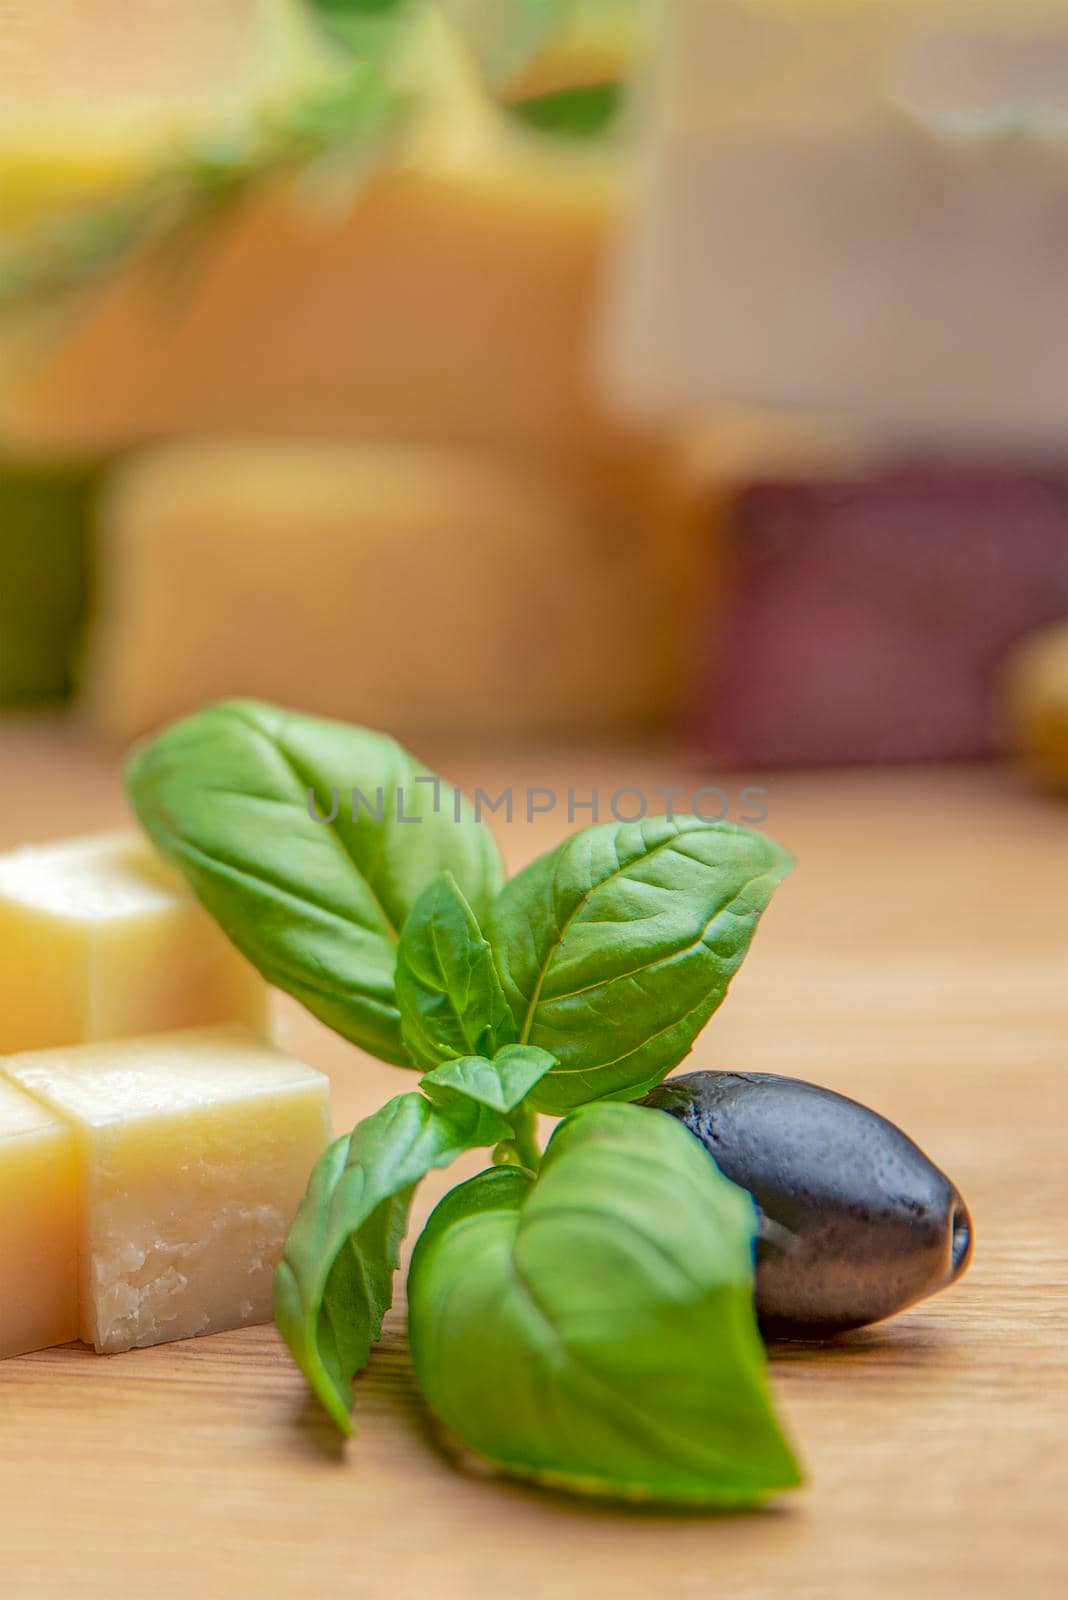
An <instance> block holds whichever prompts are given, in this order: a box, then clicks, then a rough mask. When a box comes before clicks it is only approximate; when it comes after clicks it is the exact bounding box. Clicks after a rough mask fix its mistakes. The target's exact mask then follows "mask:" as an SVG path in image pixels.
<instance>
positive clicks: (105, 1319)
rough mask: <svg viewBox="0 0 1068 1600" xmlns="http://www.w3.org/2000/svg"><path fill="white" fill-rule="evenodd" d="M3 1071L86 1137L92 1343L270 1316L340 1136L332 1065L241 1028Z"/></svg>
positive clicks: (120, 1346)
mask: <svg viewBox="0 0 1068 1600" xmlns="http://www.w3.org/2000/svg"><path fill="white" fill-rule="evenodd" d="M0 1069H2V1071H3V1072H4V1073H5V1074H6V1076H7V1078H8V1080H9V1081H10V1082H11V1083H14V1084H16V1085H19V1086H20V1087H22V1088H23V1089H25V1090H27V1091H28V1092H29V1093H30V1094H32V1095H33V1096H34V1097H35V1098H36V1099H38V1100H39V1101H40V1102H41V1103H42V1104H43V1105H45V1106H47V1107H48V1108H49V1110H51V1111H52V1112H54V1113H56V1114H57V1115H58V1116H59V1117H61V1118H62V1119H63V1120H64V1121H65V1122H66V1123H67V1124H69V1126H70V1127H71V1128H72V1129H73V1130H74V1134H75V1139H76V1144H77V1159H78V1164H79V1167H80V1190H81V1241H80V1252H79V1254H80V1267H79V1299H80V1315H79V1322H80V1334H81V1337H82V1339H84V1340H85V1341H86V1342H87V1343H89V1344H92V1345H94V1346H95V1347H96V1349H97V1350H99V1351H107V1352H115V1351H119V1350H129V1349H131V1348H133V1347H134V1346H141V1345H151V1344H160V1343H162V1342H164V1341H165V1340H169V1339H184V1338H189V1337H191V1336H193V1335H195V1334H204V1333H217V1332H219V1331H220V1330H222V1329H226V1328H236V1327H243V1326H247V1325H249V1324H252V1323H257V1322H266V1321H267V1320H268V1319H269V1318H270V1315H271V1290H272V1278H273V1273H274V1268H275V1266H276V1264H277V1261H278V1258H279V1255H280V1253H281V1249H282V1244H283V1241H284V1239H285V1236H286V1233H287V1231H288V1229H289V1225H290V1223H291V1222H292V1220H293V1217H294V1216H295V1214H296V1210H297V1206H298V1204H299V1202H300V1198H301V1196H302V1194H303V1192H304V1189H305V1186H306V1184H307V1181H308V1176H309V1173H310V1172H311V1169H312V1167H313V1166H314V1164H315V1162H316V1160H317V1159H318V1157H319V1156H320V1155H321V1153H322V1151H323V1149H324V1148H325V1145H326V1143H327V1141H328V1139H329V1138H330V1110H329V1089H328V1083H327V1080H326V1078H325V1077H324V1076H323V1075H322V1073H320V1072H316V1071H314V1070H313V1069H312V1068H311V1067H307V1066H304V1065H303V1064H302V1063H301V1062H299V1061H295V1060H293V1059H292V1058H291V1057H290V1056H287V1055H284V1054H283V1053H282V1052H281V1051H280V1050H276V1049H275V1048H274V1047H273V1046H271V1045H267V1044H264V1043H263V1042H262V1041H261V1040H259V1039H257V1038H256V1037H255V1036H254V1035H253V1034H251V1033H249V1032H248V1031H247V1030H245V1029H243V1028H241V1027H238V1026H232V1027H229V1028H214V1029H189V1030H184V1031H180V1032H176V1033H169V1034H161V1035H157V1036H154V1037H150V1038H141V1039H123V1040H118V1041H112V1042H109V1043H106V1044H96V1045H80V1046H77V1047H74V1048H71V1049H67V1050H45V1051H36V1052H31V1053H29V1054H27V1055H22V1056H11V1057H8V1058H7V1059H6V1060H4V1061H2V1062H0ZM3 1272H4V1267H3V1266H2V1265H0V1273H3Z"/></svg>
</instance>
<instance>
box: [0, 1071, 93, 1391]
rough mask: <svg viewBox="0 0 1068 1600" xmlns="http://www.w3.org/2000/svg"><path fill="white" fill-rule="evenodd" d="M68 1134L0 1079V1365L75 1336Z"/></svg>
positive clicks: (73, 1174)
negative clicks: (12, 1357)
mask: <svg viewBox="0 0 1068 1600" xmlns="http://www.w3.org/2000/svg"><path fill="white" fill-rule="evenodd" d="M77 1287H78V1185H77V1168H76V1162H75V1148H74V1135H73V1133H72V1132H71V1130H70V1129H69V1128H68V1127H67V1126H66V1124H65V1123H64V1122H62V1121H60V1120H59V1119H58V1118H57V1117H55V1116H54V1115H53V1114H52V1113H51V1112H50V1111H47V1110H45V1108H44V1107H43V1106H40V1105H38V1104H37V1102H36V1101H34V1100H31V1099H30V1097H29V1096H28V1095H25V1094H23V1093H22V1091H21V1090H19V1089H16V1088H14V1087H13V1085H11V1084H9V1083H5V1082H4V1081H3V1080H2V1079H0V1360H2V1359H3V1358H4V1357H5V1356H18V1355H22V1354H23V1353H24V1352H25V1351H27V1350H41V1349H43V1348H44V1347H45V1346H46V1345H50V1344H65V1343H66V1342H67V1340H68V1339H76V1338H77V1337H78V1293H77Z"/></svg>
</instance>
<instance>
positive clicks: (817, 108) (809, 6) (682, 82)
mask: <svg viewBox="0 0 1068 1600" xmlns="http://www.w3.org/2000/svg"><path fill="white" fill-rule="evenodd" d="M667 18H668V21H667V26H666V28H665V32H664V37H663V40H662V44H661V48H660V52H659V59H658V63H657V66H656V68H655V70H654V73H653V81H652V82H651V83H650V85H649V90H650V92H649V94H648V97H647V104H648V108H649V118H650V124H649V127H648V129H647V138H648V150H647V152H646V159H645V182H644V198H643V201H642V203H641V205H640V206H639V208H638V216H639V221H638V222H637V223H636V225H635V231H634V234H633V237H632V239H631V242H630V244H629V246H628V247H627V249H626V250H625V251H624V255H623V260H622V264H621V268H620V281H619V286H618V294H617V296H616V297H615V301H614V305H613V310H612V313H611V315H610V317H609V325H610V326H609V347H608V364H609V367H610V370H611V374H612V376H613V378H614V379H615V380H616V381H617V382H618V383H619V385H620V387H621V389H622V390H623V391H624V392H625V394H626V395H627V397H628V398H629V401H630V403H631V405H632V406H633V407H634V408H635V409H637V410H639V411H641V412H644V413H646V414H656V415H659V416H664V415H666V414H693V413H694V412H698V411H702V410H707V409H709V408H711V407H713V406H715V405H717V404H719V403H722V402H725V401H726V402H732V403H737V402H740V403H746V404H755V405H769V406H776V407H787V408H791V409H793V408H807V409H809V410H812V411H816V412H822V413H845V414H848V415H849V416H850V417H852V418H853V419H855V420H858V421H860V422H863V423H866V424H868V425H869V426H871V427H872V428H877V429H882V430H886V431H888V432H889V433H890V434H891V435H896V436H898V437H904V438H907V439H910V440H915V439H925V438H930V439H931V440H932V441H933V442H935V443H939V442H941V441H942V440H946V441H948V442H954V441H956V440H958V439H960V440H964V441H972V440H975V441H980V442H981V441H982V440H984V439H986V438H993V439H995V440H998V441H1001V440H1012V441H1019V442H1025V443H1026V442H1030V441H1035V442H1037V443H1040V444H1045V443H1056V442H1058V441H1060V442H1062V441H1063V439H1064V437H1065V429H1066V426H1068V424H1066V421H1065V419H1066V418H1068V248H1066V245H1065V241H1066V240H1068V160H1066V152H1068V145H1066V135H1065V130H1066V127H1068V122H1066V113H1068V9H1066V8H1065V6H1064V5H1063V3H1054V0H805V3H803V4H800V3H798V0H677V3H676V4H675V5H673V6H672V7H671V8H670V10H669V11H668V12H667Z"/></svg>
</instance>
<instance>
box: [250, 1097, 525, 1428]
mask: <svg viewBox="0 0 1068 1600" xmlns="http://www.w3.org/2000/svg"><path fill="white" fill-rule="evenodd" d="M508 1131H509V1130H508V1125H507V1123H505V1122H503V1121H501V1119H500V1118H498V1117H495V1116H494V1115H493V1114H492V1113H491V1112H489V1111H487V1110H486V1109H485V1108H484V1107H482V1106H478V1105H476V1104H475V1102H474V1101H473V1100H457V1101H456V1102H455V1103H454V1104H452V1105H449V1106H439V1105H431V1103H430V1101H429V1100H426V1099H424V1097H423V1096H422V1095H421V1094H402V1095H398V1096H397V1097H396V1099H394V1100H390V1101H388V1102H387V1103H386V1105H384V1106H383V1107H382V1109H381V1110H380V1111H376V1112H375V1114H374V1116H371V1117H367V1118H366V1119H365V1120H364V1121H363V1122H361V1123H359V1124H358V1125H357V1126H356V1128H355V1129H354V1130H353V1132H352V1133H351V1134H348V1135H347V1136H346V1137H345V1138H343V1139H338V1140H337V1141H336V1142H335V1143H334V1144H332V1145H331V1146H330V1148H329V1149H328V1150H327V1151H326V1152H325V1153H324V1154H323V1155H322V1156H321V1157H320V1159H319V1161H318V1162H317V1163H316V1166H315V1170H314V1171H313V1173H312V1176H311V1180H310V1182H309V1184H308V1189H307V1193H306V1194H305V1196H304V1199H303V1200H302V1202H301V1206H300V1210H299V1212H298V1213H297V1218H296V1221H295V1222H294V1223H293V1226H292V1228H291V1229H290V1231H289V1237H288V1238H287V1239H286V1243H285V1248H284V1250H283V1252H282V1259H281V1262H280V1263H279V1266H278V1270H277V1272H276V1274H275V1281H274V1316H275V1321H276V1322H277V1324H278V1327H279V1330H280V1332H281V1334H282V1337H283V1338H284V1339H285V1342H286V1344H287V1345H288V1346H289V1349H290V1351H291V1353H292V1355H293V1358H294V1360H295V1361H296V1363H297V1365H298V1366H299V1367H300V1369H301V1371H302V1372H303V1373H304V1375H305V1377H306V1378H307V1380H308V1382H309V1383H310V1384H311V1386H312V1388H313V1390H314V1391H315V1393H316V1395H318V1397H319V1399H320V1400H321V1402H322V1404H323V1406H324V1407H325V1408H326V1410H327V1412H328V1413H329V1415H330V1416H331V1417H332V1418H333V1420H334V1421H335V1422H336V1423H337V1425H338V1427H339V1428H340V1429H341V1430H342V1432H343V1433H347V1434H348V1433H351V1432H352V1431H353V1428H352V1419H351V1417H350V1416H349V1410H350V1407H351V1405H352V1380H353V1378H354V1377H355V1375H356V1373H357V1372H359V1371H361V1370H362V1368H363V1367H365V1366H366V1365H367V1360H368V1357H369V1355H370V1353H371V1346H372V1345H373V1344H374V1342H375V1340H376V1339H377V1338H378V1336H379V1334H380V1333H381V1331H382V1318H383V1317H384V1316H385V1314H386V1312H387V1311H388V1310H389V1307H390V1305H391V1303H392V1300H393V1274H394V1272H395V1271H396V1270H397V1265H398V1260H399V1253H400V1246H401V1241H402V1240H403V1238H404V1235H405V1232H406V1231H407V1227H408V1212H409V1209H410V1207H411V1199H412V1193H413V1190H414V1188H415V1186H416V1184H417V1183H418V1182H419V1181H420V1179H421V1178H424V1177H425V1176H426V1174H427V1173H428V1172H431V1171H433V1170H434V1169H435V1168H436V1167H444V1166H447V1165H448V1164H449V1162H451V1161H454V1160H455V1159H456V1157H457V1156H460V1155H462V1154H463V1153H464V1151H465V1150H473V1149H476V1148H477V1147H478V1146H480V1145H491V1144H495V1143H496V1142H497V1141H498V1140H499V1139H501V1138H503V1137H506V1136H507V1134H508Z"/></svg>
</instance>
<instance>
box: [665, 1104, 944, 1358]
mask: <svg viewBox="0 0 1068 1600" xmlns="http://www.w3.org/2000/svg"><path fill="white" fill-rule="evenodd" d="M643 1104H644V1105H647V1106H654V1107H656V1108H657V1109H658V1110H660V1111H667V1112H670V1113H671V1115H672V1116H675V1117H678V1118H679V1120H680V1121H681V1122H683V1123H685V1125H686V1126H687V1127H688V1128H689V1130H690V1132H691V1133H693V1134H696V1136H697V1137H698V1138H699V1139H700V1140H701V1143H702V1144H703V1145H704V1147H705V1149H706V1150H707V1151H708V1152H709V1154H710V1155H711V1156H712V1157H713V1158H714V1160H715V1162H716V1164H717V1166H718V1167H719V1168H720V1170H721V1171H722V1172H723V1173H724V1174H725V1175H726V1176H727V1177H728V1178H730V1179H731V1180H732V1181H733V1182H734V1183H736V1184H738V1185H739V1186H740V1187H741V1188H743V1189H748V1191H749V1193H750V1194H751V1195H752V1196H753V1198H754V1200H755V1201H756V1203H757V1206H758V1207H759V1210H760V1214H761V1227H760V1235H759V1238H758V1241H757V1279H756V1303H757V1312H758V1315H759V1317H760V1322H761V1327H762V1329H763V1331H764V1333H765V1334H766V1335H767V1336H768V1337H769V1338H792V1339H812V1338H823V1337H825V1336H826V1335H828V1334H833V1333H841V1332H844V1331H845V1330H846V1329H847V1328H859V1327H863V1326H864V1324H866V1323H869V1322H878V1321H879V1320H880V1319H881V1318H883V1317H890V1316H893V1315H894V1313H895V1312H897V1311H903V1310H904V1309H905V1307H906V1306H910V1305H913V1304H914V1303H915V1302H916V1301H917V1300H922V1299H923V1298H924V1297H925V1296H926V1295H929V1294H934V1293H935V1292H936V1290H938V1289H945V1288H946V1287H947V1286H948V1285H949V1284H951V1283H955V1282H956V1280H957V1279H958V1278H959V1277H960V1275H961V1273H962V1272H963V1271H964V1269H965V1267H966V1266H967V1265H968V1260H969V1258H970V1256H971V1251H972V1223H971V1218H970V1216H969V1215H968V1207H967V1206H966V1205H965V1203H964V1201H963V1199H962V1198H961V1195H960V1193H959V1191H958V1190H957V1189H956V1188H955V1187H954V1185H953V1184H952V1183H951V1182H950V1181H949V1179H948V1178H947V1177H946V1175H945V1173H944V1172H940V1171H939V1170H938V1168H937V1167H936V1166H935V1165H934V1164H933V1163H932V1162H931V1161H929V1160H928V1159H927V1157H926V1156H925V1155H924V1153H923V1151H922V1150H921V1149H920V1148H919V1147H918V1146H917V1145H915V1144H913V1142H912V1140H911V1139H909V1138H908V1137H907V1136H906V1135H905V1134H904V1133H902V1131H901V1129H900V1128H896V1127H895V1126H894V1124H893V1123H892V1122H888V1121H887V1120H886V1118H885V1117H880V1116H879V1115H878V1114H877V1113H876V1112H874V1111H869V1110H868V1108H867V1107H866V1106H862V1105H859V1104H858V1103H857V1101H855V1100H848V1099H847V1098H846V1097H845V1095H841V1094H834V1093H832V1091H831V1090H830V1089H820V1088H818V1087H817V1086H816V1085H815V1084H812V1083H802V1082H801V1081H800V1080H799V1079H797V1078H781V1077H778V1076H777V1075H775V1074H774V1073H770V1072H689V1073H685V1074H684V1075H682V1076H680V1077H677V1078H669V1079H668V1080H667V1081H666V1082H665V1083H662V1084H661V1085H660V1086H659V1088H657V1089H654V1090H653V1092H652V1094H650V1095H647V1096H646V1098H645V1100H644V1102H643Z"/></svg>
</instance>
